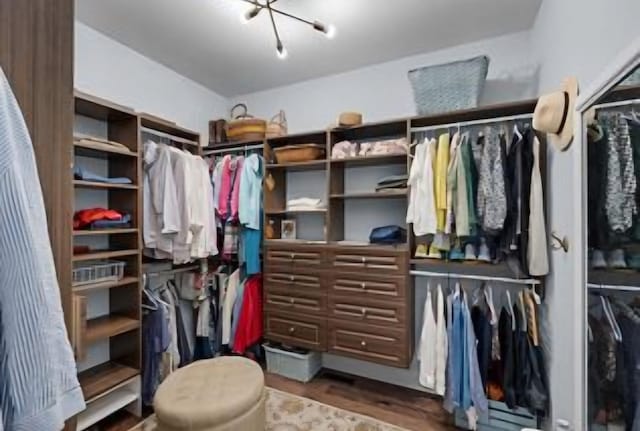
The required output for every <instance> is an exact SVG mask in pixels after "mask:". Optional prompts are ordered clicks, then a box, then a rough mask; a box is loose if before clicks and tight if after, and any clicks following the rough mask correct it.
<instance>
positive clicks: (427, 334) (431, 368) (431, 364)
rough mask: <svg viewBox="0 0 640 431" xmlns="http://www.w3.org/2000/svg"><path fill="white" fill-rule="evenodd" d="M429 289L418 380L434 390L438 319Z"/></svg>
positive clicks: (420, 349)
mask: <svg viewBox="0 0 640 431" xmlns="http://www.w3.org/2000/svg"><path fill="white" fill-rule="evenodd" d="M427 289H428V290H427V298H426V299H425V303H424V314H423V316H424V317H423V323H422V333H421V335H420V347H419V349H418V361H419V362H420V370H419V374H418V381H419V382H420V384H421V385H422V386H424V387H425V388H427V389H431V390H434V389H435V385H436V319H435V316H434V314H433V304H432V302H431V286H429V287H428V288H427Z"/></svg>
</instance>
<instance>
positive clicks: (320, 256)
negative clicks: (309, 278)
mask: <svg viewBox="0 0 640 431" xmlns="http://www.w3.org/2000/svg"><path fill="white" fill-rule="evenodd" d="M324 263H325V249H324V248H322V246H301V245H296V246H290V247H287V246H284V245H278V246H271V245H270V246H268V247H267V248H266V258H265V265H266V266H267V267H270V266H273V265H280V266H284V267H287V268H290V267H294V268H300V269H320V268H322V267H323V266H324Z"/></svg>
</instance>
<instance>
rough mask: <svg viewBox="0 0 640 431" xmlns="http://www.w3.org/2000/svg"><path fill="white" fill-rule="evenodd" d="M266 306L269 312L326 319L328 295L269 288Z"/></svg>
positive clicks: (299, 290)
mask: <svg viewBox="0 0 640 431" xmlns="http://www.w3.org/2000/svg"><path fill="white" fill-rule="evenodd" d="M264 295H265V299H264V306H265V309H267V310H268V311H284V312H297V313H303V314H315V315H319V316H320V317H326V314H327V295H326V294H322V293H318V292H310V291H306V290H302V289H298V288H297V286H294V287H288V288H274V287H269V288H267V289H265V294H264Z"/></svg>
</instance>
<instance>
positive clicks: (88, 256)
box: [73, 249, 140, 262]
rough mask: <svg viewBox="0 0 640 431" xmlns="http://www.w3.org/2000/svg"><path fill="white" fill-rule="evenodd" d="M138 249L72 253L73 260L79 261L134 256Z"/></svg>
mask: <svg viewBox="0 0 640 431" xmlns="http://www.w3.org/2000/svg"><path fill="white" fill-rule="evenodd" d="M139 252H140V251H139V250H138V249H135V250H104V251H95V252H90V253H83V254H74V255H73V261H74V262H81V261H83V260H97V259H111V258H114V257H124V256H135V255H136V254H138V253H139Z"/></svg>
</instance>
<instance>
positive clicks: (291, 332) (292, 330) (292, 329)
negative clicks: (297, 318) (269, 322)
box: [289, 326, 296, 334]
mask: <svg viewBox="0 0 640 431" xmlns="http://www.w3.org/2000/svg"><path fill="white" fill-rule="evenodd" d="M294 332H296V328H295V327H293V326H292V327H290V328H289V334H293V333H294Z"/></svg>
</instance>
